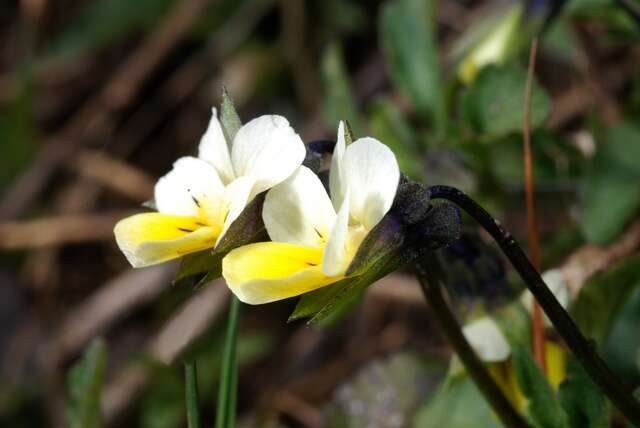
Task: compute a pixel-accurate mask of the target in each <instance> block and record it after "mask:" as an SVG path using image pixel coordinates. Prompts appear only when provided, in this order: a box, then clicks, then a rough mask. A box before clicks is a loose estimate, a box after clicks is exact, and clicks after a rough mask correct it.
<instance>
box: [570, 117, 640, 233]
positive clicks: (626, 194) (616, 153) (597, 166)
mask: <svg viewBox="0 0 640 428" xmlns="http://www.w3.org/2000/svg"><path fill="white" fill-rule="evenodd" d="M639 156H640V128H638V127H636V126H634V125H631V124H628V123H623V124H620V125H617V126H615V127H613V128H611V129H609V130H608V132H607V134H606V136H605V142H604V143H603V144H600V145H599V146H598V151H597V152H596V156H595V158H594V161H593V169H592V170H591V171H590V172H589V173H588V174H587V176H586V177H585V179H584V182H583V190H584V192H583V198H582V223H581V225H582V230H583V232H584V234H585V236H586V237H587V239H588V240H589V241H591V242H595V243H597V244H606V243H608V242H610V241H612V240H613V239H614V238H616V237H617V236H618V235H619V234H620V233H621V232H622V231H623V230H624V228H625V227H626V226H627V224H628V223H629V221H630V220H631V219H632V218H633V216H634V215H635V214H636V213H637V212H638V210H639V209H640V164H638V163H637V162H636V161H635V160H636V159H640V157H639Z"/></svg>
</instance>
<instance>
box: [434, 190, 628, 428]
mask: <svg viewBox="0 0 640 428" xmlns="http://www.w3.org/2000/svg"><path fill="white" fill-rule="evenodd" d="M429 193H430V196H431V199H432V200H434V199H445V200H448V201H450V202H453V203H454V204H456V205H457V206H459V207H460V208H461V209H462V210H464V211H465V212H466V213H467V214H469V215H470V216H471V217H472V218H473V219H474V220H475V221H477V222H478V223H479V224H480V225H481V226H482V227H483V228H484V229H485V230H486V231H487V232H488V233H489V234H490V235H491V237H492V238H493V239H494V240H495V241H496V243H497V244H498V245H499V246H500V248H501V249H502V251H503V252H504V254H505V255H506V256H507V258H508V259H509V261H510V262H511V263H512V264H513V266H514V268H515V269H516V271H517V272H518V274H519V275H520V277H521V278H522V279H523V281H524V282H525V284H526V285H527V287H528V288H529V290H530V291H531V293H532V294H533V295H534V297H535V298H536V300H537V301H538V302H539V303H540V306H542V309H544V312H545V313H546V315H547V316H548V317H549V319H550V320H551V322H552V323H553V325H554V327H555V328H556V330H557V331H558V333H559V334H560V336H561V337H562V339H563V340H564V341H565V343H566V344H567V345H568V346H569V348H571V351H572V352H573V353H574V355H575V356H576V358H577V359H578V361H580V363H581V364H582V366H583V367H584V369H585V371H586V372H587V373H588V374H589V376H590V377H591V379H592V380H593V381H594V382H595V383H596V384H597V385H598V387H599V388H600V389H601V390H602V391H603V392H604V393H605V395H606V396H607V397H608V398H609V399H610V400H611V402H612V403H613V404H614V406H616V407H617V408H618V410H620V412H621V413H622V414H623V415H624V416H625V417H626V418H627V419H628V420H629V421H630V422H631V423H633V424H635V425H638V426H640V403H638V401H637V400H636V399H635V398H634V397H633V394H632V393H631V391H629V390H628V388H626V387H625V386H624V384H623V383H622V382H621V381H620V380H619V379H618V378H617V377H616V376H615V375H614V374H613V373H612V372H611V370H610V369H609V367H608V366H607V365H606V363H605V362H604V361H603V360H602V359H601V358H600V356H599V355H598V353H597V352H596V350H595V346H594V344H593V343H592V342H590V341H589V340H587V339H586V338H585V337H584V336H583V334H582V333H581V332H580V329H579V328H578V326H576V324H575V323H574V321H573V320H572V319H571V317H570V316H569V314H568V313H567V312H566V311H565V310H564V308H563V307H562V305H561V304H560V303H559V302H558V300H556V298H555V296H554V295H553V293H552V292H551V290H550V289H549V288H548V287H547V285H546V284H545V282H544V281H543V280H542V278H541V276H540V274H539V273H538V271H537V270H536V269H535V268H534V267H533V265H532V264H531V262H530V261H529V259H528V258H527V256H526V255H525V253H524V251H522V248H521V247H520V245H518V243H517V242H516V240H515V239H514V238H513V236H512V235H511V234H510V233H509V232H507V231H505V230H504V229H503V228H502V226H501V225H500V223H499V222H498V221H497V220H495V219H494V218H493V217H492V216H491V214H489V213H488V212H487V211H486V210H485V209H484V208H482V207H481V206H480V205H479V204H478V203H477V202H475V201H474V200H473V199H471V198H470V197H469V196H467V195H466V194H464V193H463V192H461V191H460V190H458V189H455V188H453V187H449V186H432V187H429Z"/></svg>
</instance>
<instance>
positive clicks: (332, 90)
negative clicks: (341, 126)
mask: <svg viewBox="0 0 640 428" xmlns="http://www.w3.org/2000/svg"><path fill="white" fill-rule="evenodd" d="M321 75H322V82H323V86H324V92H325V96H324V101H323V104H322V107H323V113H324V119H325V121H326V122H327V124H328V125H329V127H330V128H331V127H337V126H338V122H339V121H341V120H347V121H348V122H349V124H350V125H351V128H352V129H353V131H354V132H355V134H356V135H362V133H363V131H364V129H363V128H362V118H361V117H360V113H359V112H358V106H357V105H356V101H355V97H354V96H353V93H352V91H351V87H350V86H351V84H350V83H349V74H348V73H347V70H346V66H345V64H344V55H343V52H342V48H341V47H340V45H338V44H331V45H329V47H328V48H327V49H326V50H325V51H324V53H323V55H322V60H321Z"/></svg>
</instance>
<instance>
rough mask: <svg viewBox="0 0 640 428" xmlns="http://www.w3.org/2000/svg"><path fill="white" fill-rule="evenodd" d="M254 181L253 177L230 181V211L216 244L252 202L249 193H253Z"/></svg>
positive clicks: (228, 189)
mask: <svg viewBox="0 0 640 428" xmlns="http://www.w3.org/2000/svg"><path fill="white" fill-rule="evenodd" d="M254 183H255V182H254V180H253V178H251V177H240V178H237V179H235V180H234V181H232V182H231V183H229V185H228V186H227V188H226V189H225V195H226V199H227V204H228V212H227V215H226V218H225V220H224V226H223V228H222V232H220V236H218V240H217V242H216V245H218V243H219V242H220V240H221V239H222V237H223V236H224V234H225V233H227V230H229V227H230V226H231V224H232V223H233V222H234V221H235V220H236V219H237V218H238V217H239V216H240V214H242V211H243V210H244V209H245V207H246V206H247V205H248V204H249V202H251V201H250V200H249V195H250V194H251V189H253V185H254Z"/></svg>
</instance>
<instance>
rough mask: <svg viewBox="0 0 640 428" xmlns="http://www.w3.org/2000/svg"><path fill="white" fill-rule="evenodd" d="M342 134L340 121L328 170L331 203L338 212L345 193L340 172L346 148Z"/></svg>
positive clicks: (342, 126)
mask: <svg viewBox="0 0 640 428" xmlns="http://www.w3.org/2000/svg"><path fill="white" fill-rule="evenodd" d="M344 133H345V126H344V122H343V121H340V123H339V124H338V136H337V139H336V146H335V147H334V149H333V156H332V157H331V169H330V170H329V190H330V191H331V201H332V202H333V206H334V208H335V209H336V210H339V209H340V207H341V206H342V201H343V199H344V193H345V191H346V189H345V182H344V172H343V171H342V159H343V157H344V151H345V148H346V143H345V135H344Z"/></svg>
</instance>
